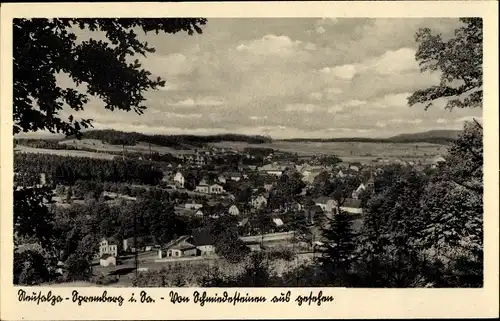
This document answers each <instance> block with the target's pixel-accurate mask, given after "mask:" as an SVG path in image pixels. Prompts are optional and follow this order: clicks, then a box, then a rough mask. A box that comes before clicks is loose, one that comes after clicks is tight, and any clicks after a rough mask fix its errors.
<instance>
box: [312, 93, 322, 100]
mask: <svg viewBox="0 0 500 321" xmlns="http://www.w3.org/2000/svg"><path fill="white" fill-rule="evenodd" d="M309 98H311V99H314V100H321V99H322V98H323V94H322V93H320V92H315V93H310V94H309Z"/></svg>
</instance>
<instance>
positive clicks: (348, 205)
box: [340, 198, 363, 214]
mask: <svg viewBox="0 0 500 321" xmlns="http://www.w3.org/2000/svg"><path fill="white" fill-rule="evenodd" d="M340 209H341V210H342V211H344V212H347V213H349V214H362V213H363V209H362V208H361V200H359V199H354V198H346V199H345V200H344V203H343V204H342V206H341V207H340Z"/></svg>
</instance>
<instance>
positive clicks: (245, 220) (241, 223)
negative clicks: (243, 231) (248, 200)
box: [238, 217, 249, 227]
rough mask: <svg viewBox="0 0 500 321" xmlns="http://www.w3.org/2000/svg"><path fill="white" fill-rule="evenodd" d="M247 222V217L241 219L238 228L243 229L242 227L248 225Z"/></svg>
mask: <svg viewBox="0 0 500 321" xmlns="http://www.w3.org/2000/svg"><path fill="white" fill-rule="evenodd" d="M248 221H249V220H248V217H245V218H244V219H242V220H241V221H239V222H238V226H239V227H243V226H245V225H247V224H248Z"/></svg>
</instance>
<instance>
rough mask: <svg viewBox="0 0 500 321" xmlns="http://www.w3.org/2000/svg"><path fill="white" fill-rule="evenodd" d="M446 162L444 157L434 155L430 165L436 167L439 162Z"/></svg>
mask: <svg viewBox="0 0 500 321" xmlns="http://www.w3.org/2000/svg"><path fill="white" fill-rule="evenodd" d="M444 163H446V159H445V158H444V157H443V156H436V157H434V158H433V159H432V162H431V167H432V168H438V167H439V166H440V165H441V164H444Z"/></svg>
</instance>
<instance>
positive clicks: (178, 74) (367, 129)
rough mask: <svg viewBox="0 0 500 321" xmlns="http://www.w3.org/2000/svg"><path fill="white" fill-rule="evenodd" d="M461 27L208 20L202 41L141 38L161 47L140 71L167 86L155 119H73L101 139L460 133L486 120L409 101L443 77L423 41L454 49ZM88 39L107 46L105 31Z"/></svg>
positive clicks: (105, 115)
mask: <svg viewBox="0 0 500 321" xmlns="http://www.w3.org/2000/svg"><path fill="white" fill-rule="evenodd" d="M457 26H459V22H458V19H450V18H446V19H442V18H440V19H415V18H404V19H394V18H392V19H364V18H363V19H362V18H255V19H253V18H252V19H250V18H247V19H242V18H239V19H227V18H218V19H208V22H207V24H206V25H205V26H203V34H201V35H193V36H189V35H187V34H175V35H165V34H159V35H155V34H147V35H144V33H142V32H141V33H140V36H139V37H140V39H141V40H144V41H147V42H148V43H149V45H151V46H153V47H155V48H156V52H155V53H153V54H149V55H148V57H147V58H145V59H142V63H143V67H144V68H146V69H148V70H150V71H151V72H152V74H153V76H155V77H156V76H160V77H161V78H163V79H164V80H166V87H164V88H162V89H160V90H156V91H150V92H148V93H146V95H145V96H146V97H147V101H146V105H147V107H148V109H147V110H146V112H145V113H144V114H143V115H137V114H135V113H133V112H129V113H127V112H120V111H118V112H117V111H114V112H111V111H106V110H104V108H102V106H103V104H102V103H101V102H99V101H97V100H92V101H91V103H89V105H87V106H86V107H85V110H84V111H83V112H79V113H74V112H73V115H75V116H76V117H79V116H80V117H85V118H92V119H93V120H94V128H95V129H103V128H112V129H116V130H123V131H136V132H143V133H147V134H152V133H154V134H200V135H201V134H203V135H205V134H219V133H239V134H250V135H255V134H257V135H268V136H271V137H273V138H277V139H279V138H297V137H301V138H317V137H318V138H319V137H321V138H326V137H389V136H393V135H397V134H401V133H411V132H420V131H426V130H432V129H461V128H462V127H463V122H464V121H465V120H470V119H471V118H472V117H478V118H480V117H481V115H482V111H481V110H480V109H462V110H458V109H456V110H453V111H451V112H450V111H449V110H445V109H444V101H438V102H437V103H436V104H435V106H433V107H431V108H430V109H428V110H427V111H425V110H424V107H423V106H418V105H417V106H413V107H409V106H408V105H407V102H406V98H407V97H408V96H409V95H410V94H411V93H412V92H413V91H415V90H417V89H423V88H427V87H429V86H432V85H436V84H438V83H439V77H440V75H439V74H438V73H421V72H420V70H419V67H418V64H417V62H416V61H415V50H416V47H417V44H416V42H415V38H414V36H415V33H416V31H417V30H418V29H419V28H424V27H425V28H430V29H431V30H433V31H434V32H436V33H442V34H443V36H444V37H445V38H446V37H450V36H452V35H453V32H454V29H455V28H456V27H457ZM79 36H80V37H81V39H84V38H94V39H103V36H102V35H101V34H99V33H96V32H86V33H83V34H79ZM63 78H64V77H63ZM63 78H61V79H62V80H61V81H62V82H63V83H64V82H65V80H64V79H63ZM64 113H67V111H65V112H63V114H64Z"/></svg>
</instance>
